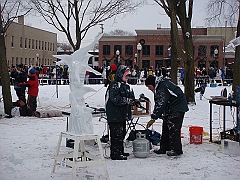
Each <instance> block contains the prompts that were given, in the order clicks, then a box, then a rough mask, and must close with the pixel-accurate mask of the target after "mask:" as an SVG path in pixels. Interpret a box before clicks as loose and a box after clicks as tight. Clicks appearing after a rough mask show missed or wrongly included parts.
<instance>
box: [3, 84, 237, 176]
mask: <svg viewBox="0 0 240 180" xmlns="http://www.w3.org/2000/svg"><path fill="white" fill-rule="evenodd" d="M89 86H91V87H92V88H94V89H95V90H97V92H95V93H88V94H86V95H85V102H86V103H87V104H88V105H89V106H92V107H96V108H101V107H104V94H105V91H106V87H103V85H89ZM180 86H181V85H180ZM131 87H132V88H133V90H134V92H135V96H136V98H138V97H139V94H141V93H144V94H145V96H146V97H148V98H149V99H150V100H151V102H153V94H152V93H151V92H150V91H149V90H148V89H147V88H146V87H145V86H144V85H132V86H131ZM39 88H40V92H39V98H38V110H52V109H56V110H59V111H70V104H69V99H68V95H69V91H70V90H69V86H67V85H66V86H64V85H61V86H58V98H57V92H56V86H48V85H46V86H40V87H39ZM181 88H183V86H181ZM223 88H224V87H215V88H211V87H207V88H206V92H205V94H204V98H203V99H202V100H200V98H199V94H196V103H197V104H196V105H193V106H189V109H190V110H189V111H188V112H187V113H186V114H185V119H184V123H183V128H182V136H183V138H182V144H183V151H184V154H183V155H182V156H181V157H180V158H176V159H169V158H168V157H167V155H161V156H157V155H156V154H155V153H153V152H152V150H153V149H157V148H158V146H153V149H152V150H151V152H150V155H149V156H148V157H147V158H136V157H134V155H133V152H132V143H131V142H127V141H126V149H125V150H126V152H129V153H130V156H129V158H128V160H127V161H113V160H111V159H110V158H109V147H108V146H106V147H105V146H104V145H103V147H104V155H105V157H106V158H105V160H106V165H107V171H108V173H109V176H110V179H111V180H125V179H126V180H129V179H136V180H137V179H138V180H146V179H149V180H158V179H164V180H165V179H166V180H169V179H177V180H179V179H192V180H196V179H209V180H215V179H219V180H221V179H229V180H230V179H231V180H234V179H236V180H239V179H240V173H239V168H240V156H232V155H227V154H223V153H222V148H221V145H219V144H216V143H210V142H209V116H210V115H209V103H208V99H207V98H210V96H219V95H220V92H221V90H222V89H223ZM226 88H227V90H228V92H230V89H231V87H226ZM0 91H1V88H0ZM0 94H2V93H1V92H0ZM12 96H13V101H15V100H16V99H17V98H16V94H15V91H14V90H13V89H12ZM151 106H153V103H152V104H151ZM0 108H1V110H0V111H2V110H3V103H2V102H0ZM222 114H223V109H222V107H220V106H216V105H213V139H214V140H219V132H221V131H222V127H223V123H222ZM235 114H236V112H235V111H234V108H233V109H232V110H231V109H230V107H227V109H226V119H227V121H226V127H227V128H228V129H231V128H233V127H234V126H235V121H236V118H235V117H234V116H233V115H235ZM233 117H234V118H233ZM92 120H93V124H94V132H95V134H98V135H99V136H100V137H101V136H102V135H103V134H106V120H105V119H101V121H99V116H94V117H93V119H92ZM149 120H150V116H142V117H140V120H139V122H140V123H141V124H143V125H144V126H145V125H146V123H147V122H148V121H149ZM66 124H67V118H66V117H64V116H63V117H51V118H36V117H13V118H11V119H7V118H2V119H0V137H1V138H0V180H13V179H16V180H35V179H37V180H51V179H57V180H69V179H71V168H69V167H61V166H60V165H59V166H57V168H56V172H55V173H54V174H51V170H52V167H53V161H54V155H55V152H56V146H57V142H58V138H59V134H60V132H65V131H66ZM161 124H162V120H160V119H159V120H158V121H157V122H156V123H155V124H154V125H153V128H154V130H156V131H158V132H161ZM190 126H202V127H203V130H204V136H203V143H202V144H200V145H195V144H190V143H189V127H190ZM138 128H139V129H142V127H141V126H139V127H138V126H137V129H138ZM61 148H63V149H64V150H65V151H72V149H70V148H66V147H65V143H62V146H61ZM88 148H89V149H90V150H91V151H93V152H97V151H98V150H97V148H96V147H94V146H91V147H88ZM104 178H105V177H104V171H103V167H101V166H100V167H98V166H97V167H86V168H78V169H77V177H76V179H81V180H84V179H104Z"/></svg>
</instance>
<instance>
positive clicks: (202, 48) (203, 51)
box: [198, 45, 207, 56]
mask: <svg viewBox="0 0 240 180" xmlns="http://www.w3.org/2000/svg"><path fill="white" fill-rule="evenodd" d="M206 54H207V46H205V45H200V46H198V56H206Z"/></svg>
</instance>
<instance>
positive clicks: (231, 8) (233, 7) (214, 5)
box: [206, 0, 240, 91]
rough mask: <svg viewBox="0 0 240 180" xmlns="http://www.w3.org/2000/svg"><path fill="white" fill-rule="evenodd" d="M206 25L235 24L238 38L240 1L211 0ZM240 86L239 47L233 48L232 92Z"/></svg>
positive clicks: (239, 33) (239, 31) (239, 34)
mask: <svg viewBox="0 0 240 180" xmlns="http://www.w3.org/2000/svg"><path fill="white" fill-rule="evenodd" d="M206 10H207V14H208V17H207V18H206V21H207V22H208V24H223V21H227V22H229V23H230V25H231V26H234V25H236V23H237V37H239V36H240V0H227V1H226V0H212V1H210V2H209V3H208V5H207V8H206ZM236 86H240V46H239V45H238V46H236V47H235V60H234V69H233V85H232V91H235V90H236Z"/></svg>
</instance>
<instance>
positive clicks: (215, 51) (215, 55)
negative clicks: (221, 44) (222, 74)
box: [214, 48, 218, 68]
mask: <svg viewBox="0 0 240 180" xmlns="http://www.w3.org/2000/svg"><path fill="white" fill-rule="evenodd" d="M217 55H218V49H217V48H216V49H215V50H214V57H215V63H214V68H216V61H217Z"/></svg>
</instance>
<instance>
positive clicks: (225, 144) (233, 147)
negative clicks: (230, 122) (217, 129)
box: [221, 139, 240, 156]
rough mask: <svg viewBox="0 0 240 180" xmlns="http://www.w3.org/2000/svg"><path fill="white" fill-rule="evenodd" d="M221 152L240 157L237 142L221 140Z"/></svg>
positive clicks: (239, 144)
mask: <svg viewBox="0 0 240 180" xmlns="http://www.w3.org/2000/svg"><path fill="white" fill-rule="evenodd" d="M221 145H222V152H223V153H224V154H228V155H233V156H240V143H239V142H237V141H232V140H230V139H222V140H221Z"/></svg>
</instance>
